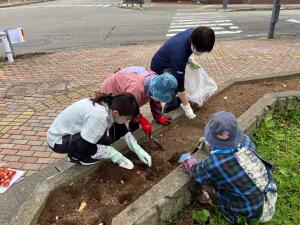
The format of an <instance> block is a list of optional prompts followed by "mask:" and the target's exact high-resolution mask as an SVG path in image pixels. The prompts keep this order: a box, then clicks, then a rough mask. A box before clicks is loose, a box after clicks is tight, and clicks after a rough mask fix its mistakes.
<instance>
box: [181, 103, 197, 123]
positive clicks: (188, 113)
mask: <svg viewBox="0 0 300 225" xmlns="http://www.w3.org/2000/svg"><path fill="white" fill-rule="evenodd" d="M180 106H181V108H182V109H183V111H184V113H185V115H186V117H187V118H189V119H194V118H195V117H196V114H194V111H193V109H192V108H191V105H190V104H188V105H186V106H184V105H183V104H180Z"/></svg>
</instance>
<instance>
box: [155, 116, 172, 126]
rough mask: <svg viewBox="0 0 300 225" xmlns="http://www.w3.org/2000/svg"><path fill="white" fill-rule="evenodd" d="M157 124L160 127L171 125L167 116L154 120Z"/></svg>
mask: <svg viewBox="0 0 300 225" xmlns="http://www.w3.org/2000/svg"><path fill="white" fill-rule="evenodd" d="M156 122H157V123H159V124H161V125H170V124H171V118H170V117H167V116H161V117H159V118H158V119H157V120H156Z"/></svg>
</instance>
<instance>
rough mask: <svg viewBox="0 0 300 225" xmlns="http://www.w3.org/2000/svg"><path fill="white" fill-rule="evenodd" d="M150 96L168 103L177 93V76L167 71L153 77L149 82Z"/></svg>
mask: <svg viewBox="0 0 300 225" xmlns="http://www.w3.org/2000/svg"><path fill="white" fill-rule="evenodd" d="M148 89H149V92H150V96H152V97H154V98H155V99H157V100H158V101H161V102H165V103H168V102H170V101H172V96H173V95H175V91H176V89H177V80H176V78H175V77H174V76H173V75H172V74H170V73H167V72H164V73H163V74H161V75H156V76H153V77H151V79H150V80H149V82H148Z"/></svg>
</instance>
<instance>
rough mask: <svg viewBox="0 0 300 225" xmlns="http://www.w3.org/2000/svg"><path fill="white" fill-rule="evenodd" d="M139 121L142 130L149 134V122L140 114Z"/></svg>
mask: <svg viewBox="0 0 300 225" xmlns="http://www.w3.org/2000/svg"><path fill="white" fill-rule="evenodd" d="M139 123H140V124H141V126H142V129H143V131H144V132H145V133H146V134H148V135H151V134H152V125H151V123H150V122H149V121H148V120H147V119H146V118H145V117H143V116H142V115H140V119H139Z"/></svg>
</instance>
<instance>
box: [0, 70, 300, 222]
mask: <svg viewBox="0 0 300 225" xmlns="http://www.w3.org/2000/svg"><path fill="white" fill-rule="evenodd" d="M299 75H300V71H296V72H292V73H288V74H285V73H280V74H267V75H261V76H258V77H255V78H241V79H233V80H230V81H228V82H225V83H224V84H223V85H220V86H219V90H218V91H217V92H216V93H215V94H220V93H222V92H223V91H224V90H225V89H226V88H228V87H229V86H231V85H233V84H235V83H245V82H248V81H250V80H259V79H270V78H271V79H278V78H282V77H296V76H299ZM268 104H269V105H270V103H268ZM182 115H183V111H182V110H181V109H178V110H175V111H173V112H172V113H170V114H169V116H171V117H172V118H173V121H174V122H176V121H177V120H178V119H179V117H180V116H182ZM247 123H248V122H247ZM252 123H254V122H253V121H252ZM252 123H251V124H252ZM243 126H245V125H243ZM153 128H154V134H156V133H158V132H161V131H162V130H164V129H168V127H166V126H162V125H158V124H156V123H155V124H153ZM134 135H135V136H136V138H137V140H138V141H141V140H145V138H146V135H145V134H144V133H143V132H142V131H141V130H138V131H137V132H135V133H134ZM113 146H114V147H115V148H117V149H118V150H120V152H122V153H124V154H125V153H126V152H127V151H128V149H127V146H126V144H125V142H124V141H123V140H120V141H118V142H116V143H114V144H113ZM199 156H200V155H199ZM97 167H98V165H94V166H89V167H83V166H78V165H74V164H71V163H69V162H67V161H66V160H63V161H61V162H59V163H57V164H55V165H53V166H50V167H48V168H46V169H45V170H43V171H41V172H39V173H37V174H34V175H32V176H30V177H29V178H26V179H24V180H22V181H20V182H18V183H17V184H16V185H14V186H13V187H12V188H10V189H9V190H8V191H7V192H5V193H4V194H1V199H0V207H1V209H3V210H1V215H0V224H3V225H6V224H14V225H29V224H35V222H36V220H37V218H38V217H39V215H40V212H41V210H42V209H43V205H44V204H45V202H46V199H47V197H48V195H49V193H50V192H51V191H53V190H54V189H56V188H59V187H61V186H63V185H64V184H66V183H68V182H70V181H72V180H76V179H78V178H80V177H82V176H86V175H88V174H91V173H92V172H94V171H95V170H96V169H97ZM180 174H181V175H180ZM177 176H179V177H182V176H184V175H183V173H182V172H181V170H179V169H178V168H177V169H175V170H174V171H172V172H171V173H170V174H169V175H168V176H167V177H165V178H164V179H163V180H162V181H161V182H162V184H164V183H165V184H166V185H167V184H170V183H168V182H169V181H168V179H170V178H168V177H171V178H172V179H173V181H172V186H174V187H172V188H171V187H170V186H168V188H167V189H168V191H167V192H166V193H162V192H163V189H161V188H162V186H160V185H161V184H160V183H158V184H156V185H155V186H153V188H155V189H153V188H152V189H153V190H154V192H153V190H152V189H150V190H149V191H151V192H152V194H147V195H146V196H148V199H149V201H150V199H152V200H155V201H154V202H155V205H156V207H157V209H156V208H155V207H154V208H153V210H152V211H151V210H149V209H147V207H144V206H143V207H141V208H142V209H144V211H143V212H141V214H142V215H143V216H144V217H145V218H146V215H145V214H147V215H148V216H149V217H151V218H152V216H153V213H158V212H159V214H157V220H159V221H161V220H162V219H163V218H165V216H167V215H168V214H169V213H170V212H171V211H170V209H171V208H169V207H172V205H174V206H176V209H181V208H182V207H183V206H185V205H186V204H187V203H188V202H189V195H188V194H183V192H182V191H183V190H186V183H187V181H186V180H188V179H187V177H186V178H184V179H183V180H177V179H178V178H176V177H177ZM185 179H186V180H185ZM173 184H174V185H173ZM175 184H176V185H175ZM175 186H176V189H174V188H175ZM149 191H148V192H149ZM148 192H146V193H148ZM160 192H161V193H162V194H161V195H158V193H160ZM162 196H163V197H162ZM170 196H171V197H170ZM182 196H184V197H182ZM164 199H169V200H168V202H165V200H164ZM137 201H138V202H139V201H142V200H139V199H138V200H137ZM7 202H9V203H10V204H7ZM134 204H135V202H134V203H132V204H131V205H133V206H134ZM143 204H145V203H143ZM165 204H168V205H169V206H168V207H167V206H166V205H165ZM131 205H130V206H129V207H127V208H126V209H125V212H124V211H122V212H121V213H123V212H124V213H128V210H127V209H128V208H133V206H131ZM145 209H147V210H145ZM151 215H152V216H151ZM132 216H133V214H132ZM116 218H118V216H117V217H116ZM134 218H135V217H134ZM153 218H155V217H153ZM124 220H125V219H124V217H123V218H122V222H123V223H122V225H125V224H124ZM132 220H133V219H132ZM143 220H144V219H143ZM143 220H142V219H141V218H140V217H139V220H138V223H135V225H137V224H147V225H150V223H142V221H143ZM135 221H136V222H137V220H135ZM145 221H146V220H145ZM113 222H114V223H115V224H118V223H117V222H118V219H114V220H113ZM129 224H130V223H129Z"/></svg>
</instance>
